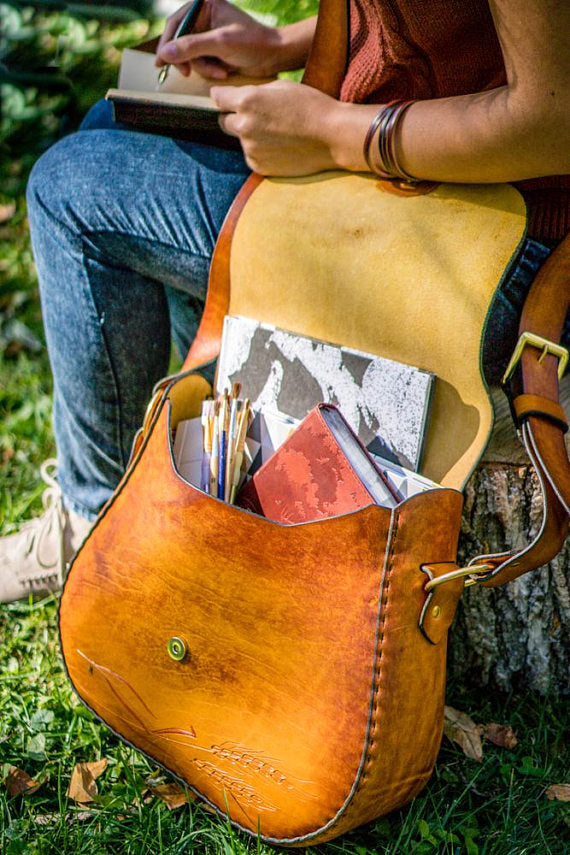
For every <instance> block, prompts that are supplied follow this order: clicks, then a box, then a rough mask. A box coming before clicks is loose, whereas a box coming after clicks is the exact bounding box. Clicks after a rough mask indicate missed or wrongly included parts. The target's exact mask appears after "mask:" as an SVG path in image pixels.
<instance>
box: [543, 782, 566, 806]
mask: <svg viewBox="0 0 570 855" xmlns="http://www.w3.org/2000/svg"><path fill="white" fill-rule="evenodd" d="M546 795H547V797H548V798H549V799H551V800H552V801H554V800H556V801H557V802H570V784H551V786H550V787H548V789H547V790H546Z"/></svg>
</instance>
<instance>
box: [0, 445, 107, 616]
mask: <svg viewBox="0 0 570 855" xmlns="http://www.w3.org/2000/svg"><path fill="white" fill-rule="evenodd" d="M56 471H57V461H56V460H52V459H50V460H46V461H45V462H44V463H42V466H41V469H40V473H41V477H42V479H43V480H44V481H45V483H46V484H47V487H46V489H45V490H44V493H43V496H42V503H43V506H44V513H43V514H42V516H41V517H37V518H36V519H33V520H30V521H29V522H26V523H23V525H22V526H21V528H20V530H19V531H18V532H16V534H9V535H7V536H6V537H2V538H0V603H11V602H13V601H14V600H21V599H23V598H24V597H28V596H29V595H30V594H33V595H34V596H44V595H45V594H49V593H52V592H54V591H58V590H59V589H60V588H61V586H62V584H63V580H64V577H65V570H66V566H67V564H68V562H69V561H71V559H72V558H73V556H74V555H75V553H76V552H77V550H78V549H79V547H80V546H81V544H82V542H83V540H84V539H85V537H86V536H87V534H88V533H89V531H90V530H91V527H92V525H93V523H91V522H89V521H88V520H86V519H85V518H84V517H81V516H79V515H78V514H75V513H73V512H72V511H66V510H65V508H64V507H63V503H62V498H61V490H60V488H59V484H58V483H57V481H56V478H55V473H56Z"/></svg>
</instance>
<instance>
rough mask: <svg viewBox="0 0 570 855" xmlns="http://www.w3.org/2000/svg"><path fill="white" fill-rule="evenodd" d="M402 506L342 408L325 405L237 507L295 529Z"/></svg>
mask: <svg viewBox="0 0 570 855" xmlns="http://www.w3.org/2000/svg"><path fill="white" fill-rule="evenodd" d="M398 501H400V496H399V495H398V493H397V491H396V490H395V488H393V487H392V486H391V485H390V482H389V481H388V480H387V478H386V476H385V475H384V474H383V473H382V472H380V470H379V469H378V468H377V466H376V465H375V464H374V462H373V461H372V459H371V457H370V455H369V454H368V452H367V451H366V449H365V448H364V446H363V445H362V443H361V442H360V440H359V439H358V437H357V436H356V434H355V433H354V431H353V430H352V428H351V427H350V426H349V425H348V423H347V422H346V421H345V419H344V418H343V416H342V415H341V413H340V411H339V410H338V409H337V407H334V406H332V405H330V404H319V405H318V406H317V407H315V408H314V409H313V410H311V412H310V413H309V415H308V416H307V417H306V418H305V419H303V421H302V422H301V424H300V425H299V427H298V428H297V429H296V430H295V431H294V433H292V434H291V436H290V437H289V438H288V439H287V440H286V441H285V442H284V443H283V445H282V446H281V447H280V448H279V449H278V450H277V451H276V452H275V453H274V454H273V455H272V456H271V457H270V458H269V460H268V461H267V462H266V463H265V464H264V465H263V466H262V467H261V468H260V469H259V470H258V471H257V472H256V473H255V475H254V476H253V478H251V479H250V480H249V481H248V482H247V483H246V484H245V485H244V486H243V487H242V489H241V490H240V492H239V494H238V497H237V501H236V504H237V505H239V506H240V507H242V508H245V509H247V510H249V511H253V512H254V513H256V514H260V515H261V516H264V517H267V518H268V519H271V520H274V521H275V522H279V523H283V524H285V525H292V524H294V523H303V522H309V521H311V520H318V519H323V518H325V517H332V516H337V515H339V514H345V513H348V512H350V511H355V510H357V509H358V508H363V507H366V506H367V505H371V504H378V505H383V506H385V507H394V506H395V505H396V504H397V503H398Z"/></svg>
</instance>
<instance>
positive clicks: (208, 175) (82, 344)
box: [28, 103, 550, 519]
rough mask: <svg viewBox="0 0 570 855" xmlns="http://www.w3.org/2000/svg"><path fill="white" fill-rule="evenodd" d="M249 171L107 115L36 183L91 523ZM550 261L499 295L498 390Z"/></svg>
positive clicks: (96, 118) (64, 413)
mask: <svg viewBox="0 0 570 855" xmlns="http://www.w3.org/2000/svg"><path fill="white" fill-rule="evenodd" d="M248 172H249V170H248V167H247V165H246V164H245V161H244V159H243V157H242V156H241V155H240V154H238V153H235V152H229V151H223V150H221V149H215V148H207V147H204V146H201V145H197V144H192V143H184V142H177V141H174V140H170V139H165V138H162V137H157V136H149V135H146V134H139V133H134V132H132V131H127V130H124V129H121V128H120V127H119V126H117V125H114V124H113V122H112V119H111V116H110V113H109V108H108V105H107V104H105V103H101V104H98V105H96V106H95V107H94V108H93V110H92V111H91V112H90V113H89V114H88V116H87V117H86V119H85V121H84V123H83V125H82V127H81V130H80V131H79V133H77V134H74V135H72V136H69V137H66V138H65V139H63V140H61V141H60V142H59V143H57V144H56V145H55V146H53V147H52V148H51V149H50V150H49V151H48V152H46V153H45V154H44V155H43V157H41V158H40V160H39V161H38V162H37V164H36V166H35V168H34V170H33V172H32V175H31V178H30V182H29V186H28V212H29V219H30V227H31V232H32V242H33V249H34V254H35V258H36V264H37V268H38V274H39V281H40V293H41V299H42V308H43V315H44V324H45V329H46V338H47V344H48V350H49V355H50V360H51V366H52V371H53V378H54V416H53V419H54V433H55V439H56V444H57V451H58V459H59V482H60V485H61V488H62V491H63V496H64V502H65V504H66V507H68V508H69V509H71V510H74V511H75V512H76V513H79V514H81V515H82V516H84V517H87V518H88V519H93V518H94V517H95V516H96V514H97V512H98V510H99V509H100V507H101V506H102V505H103V504H104V503H105V501H106V500H107V499H108V497H109V495H110V494H111V492H112V491H113V489H114V487H115V486H116V484H117V482H118V481H119V479H120V477H121V475H122V474H123V471H124V469H125V466H126V463H127V460H128V456H129V452H130V448H131V443H132V439H133V435H134V433H135V431H136V430H137V429H138V428H139V427H140V424H141V422H142V418H143V414H144V411H145V408H146V404H147V402H148V399H149V397H150V394H151V391H152V387H153V385H154V384H155V383H156V381H157V380H159V379H160V378H161V377H162V376H164V374H165V373H166V371H167V367H168V362H169V355H170V342H171V335H173V336H174V338H175V341H176V342H177V344H178V347H179V350H180V351H181V353H184V352H185V351H186V350H187V348H188V346H189V344H190V342H191V340H192V338H193V336H194V334H195V332H196V328H197V325H198V321H199V319H200V315H201V311H202V307H203V304H204V298H205V295H206V287H207V279H208V268H209V262H210V257H211V255H212V251H213V248H214V244H215V241H216V237H217V234H218V232H219V230H220V227H221V225H222V222H223V219H224V216H225V214H226V212H227V210H228V208H229V206H230V204H231V202H232V200H233V199H234V197H235V195H236V194H237V192H238V190H239V188H240V187H241V185H242V184H243V181H244V180H245V178H246V176H247V174H248ZM549 251H550V250H549V248H548V247H544V246H542V245H541V244H536V243H535V242H530V241H527V242H526V243H525V245H524V247H523V249H522V252H521V254H520V257H519V259H518V262H517V263H516V265H515V266H514V268H513V272H512V273H511V275H510V276H509V278H508V279H507V281H506V282H505V284H504V286H503V288H502V291H501V292H500V294H499V295H498V297H497V300H496V303H495V307H494V310H493V313H492V317H491V320H490V330H489V335H488V336H487V345H486V347H485V353H484V363H485V369H486V371H487V374H488V376H489V378H490V379H491V380H496V379H497V377H498V376H499V375H500V368H501V367H502V366H504V364H505V363H506V361H507V360H508V358H509V356H510V354H511V352H512V349H513V346H514V342H515V341H516V332H517V323H518V320H517V319H518V314H519V312H520V307H521V306H522V302H523V300H524V295H525V293H526V291H527V289H528V287H529V285H530V282H531V281H532V278H533V276H534V273H535V272H536V270H537V269H538V267H539V266H540V264H541V263H542V261H543V260H544V259H545V258H546V256H547V255H548V253H549Z"/></svg>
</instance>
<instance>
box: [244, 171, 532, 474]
mask: <svg viewBox="0 0 570 855" xmlns="http://www.w3.org/2000/svg"><path fill="white" fill-rule="evenodd" d="M525 226H526V211H525V206H524V202H523V200H522V197H521V196H520V194H519V193H518V192H517V191H516V190H515V189H514V188H513V187H511V186H510V185H485V186H480V185H473V186H471V185H449V184H448V185H439V186H437V187H436V188H435V189H433V190H432V191H431V192H429V193H426V194H423V195H419V194H409V195H402V194H395V193H394V192H391V191H390V185H389V184H387V182H379V181H377V180H376V179H374V178H372V177H370V176H364V175H357V174H347V173H336V172H335V173H323V174H321V175H317V176H310V177H307V178H297V179H268V180H265V181H263V182H262V183H261V184H260V185H259V186H258V187H257V188H256V190H255V191H254V192H253V194H252V196H251V197H250V198H249V200H248V202H247V204H246V206H245V208H244V209H243V211H242V213H241V216H240V218H239V220H238V222H237V226H236V229H235V232H234V236H233V241H232V248H231V259H230V276H231V296H230V307H229V313H230V314H231V315H241V316H245V317H249V318H256V319H258V320H260V321H262V322H264V323H267V324H271V325H275V326H277V327H281V328H283V329H286V330H291V331H294V332H296V333H299V334H300V335H305V336H310V337H314V338H317V339H321V340H323V341H328V342H332V343H336V344H342V345H345V346H347V347H352V348H356V349H360V350H364V351H367V352H370V353H375V354H378V355H381V356H384V357H387V358H389V359H393V360H397V361H399V362H403V363H406V364H408V365H412V366H416V367H417V368H420V369H422V370H424V371H429V372H432V373H433V374H435V375H436V380H435V384H434V389H433V397H432V402H431V412H430V417H429V424H428V429H427V437H426V442H425V449H424V455H423V463H422V467H421V473H422V474H423V475H424V476H426V477H427V478H429V479H431V480H433V481H436V482H438V483H441V484H442V485H444V486H449V487H456V488H460V489H461V488H462V487H463V486H464V484H465V482H466V480H467V478H468V477H469V475H470V474H471V472H472V470H473V468H474V467H475V465H476V463H477V461H478V460H479V458H480V456H481V454H482V452H483V450H484V448H485V445H486V443H487V440H488V437H489V434H490V430H491V426H492V419H493V415H492V407H491V403H490V399H489V395H488V390H487V388H486V385H485V383H484V381H483V379H482V376H481V373H480V343H481V338H482V333H483V329H484V327H485V322H486V318H487V314H488V310H489V306H490V304H491V301H492V298H493V295H494V292H495V290H496V288H497V285H498V284H499V282H500V280H501V277H502V276H503V273H504V271H505V268H506V267H507V266H508V263H509V261H510V259H511V258H512V256H513V254H514V253H515V251H516V250H517V248H518V246H519V244H520V242H521V240H522V238H523V236H524V232H525Z"/></svg>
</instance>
